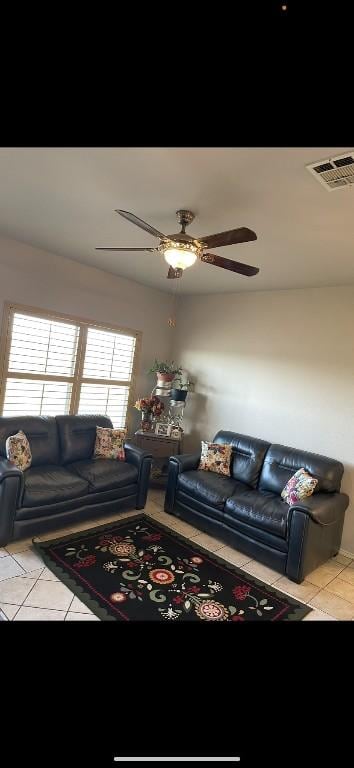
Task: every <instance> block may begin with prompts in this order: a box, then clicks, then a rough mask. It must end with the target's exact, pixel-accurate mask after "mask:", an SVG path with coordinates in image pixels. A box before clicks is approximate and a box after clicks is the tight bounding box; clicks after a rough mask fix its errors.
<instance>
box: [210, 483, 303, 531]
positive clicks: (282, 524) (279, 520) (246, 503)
mask: <svg viewBox="0 0 354 768" xmlns="http://www.w3.org/2000/svg"><path fill="white" fill-rule="evenodd" d="M288 514H289V507H288V505H287V504H285V503H284V501H282V499H281V498H280V497H279V496H277V495H276V494H275V493H271V492H270V491H254V490H252V489H245V490H242V491H239V490H236V492H235V493H234V494H233V495H232V496H231V498H230V499H228V500H227V502H226V504H225V523H227V524H228V525H232V522H233V521H235V519H236V520H239V521H240V522H242V523H247V525H250V526H254V527H255V528H261V529H262V530H264V531H268V532H269V533H272V534H274V535H276V536H281V537H282V538H283V539H285V538H286V534H287V522H288Z"/></svg>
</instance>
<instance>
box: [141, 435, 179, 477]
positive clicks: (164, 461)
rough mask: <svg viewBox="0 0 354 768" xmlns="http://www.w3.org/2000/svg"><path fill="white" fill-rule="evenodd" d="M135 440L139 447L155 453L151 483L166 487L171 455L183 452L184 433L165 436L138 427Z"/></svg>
mask: <svg viewBox="0 0 354 768" xmlns="http://www.w3.org/2000/svg"><path fill="white" fill-rule="evenodd" d="M134 442H135V444H136V445H137V446H138V447H139V448H142V449H143V450H144V451H149V453H152V455H153V460H152V467H151V475H150V485H151V486H152V487H156V488H164V487H165V486H166V482H167V474H168V460H169V457H170V456H177V455H178V454H180V453H182V445H183V434H182V435H181V437H165V436H164V435H155V433H154V432H143V431H142V430H141V429H138V431H137V432H135V439H134Z"/></svg>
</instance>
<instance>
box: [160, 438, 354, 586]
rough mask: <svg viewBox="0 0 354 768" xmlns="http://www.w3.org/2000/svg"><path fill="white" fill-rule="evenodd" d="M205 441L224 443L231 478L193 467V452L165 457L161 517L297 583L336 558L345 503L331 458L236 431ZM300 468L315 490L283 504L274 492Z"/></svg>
mask: <svg viewBox="0 0 354 768" xmlns="http://www.w3.org/2000/svg"><path fill="white" fill-rule="evenodd" d="M213 442H215V443H229V444H231V445H232V447H233V454H232V461H231V477H226V476H223V475H219V474H215V473H214V472H205V471H202V470H199V469H198V465H199V460H200V453H198V454H190V455H181V456H172V457H171V458H170V461H169V472H168V483H167V490H166V496H165V511H166V512H169V513H170V514H174V515H177V516H178V517H182V518H183V519H184V520H187V521H188V522H190V523H192V525H195V526H197V527H198V528H201V529H202V530H203V531H206V532H208V533H210V534H212V535H213V536H217V537H218V538H220V539H222V540H224V541H225V543H226V544H229V545H231V546H234V547H235V548H237V549H239V550H241V551H242V552H245V553H246V554H249V555H250V558H251V557H252V558H255V559H257V560H260V561H261V562H263V563H265V564H266V565H268V566H270V567H271V568H274V569H275V570H277V571H279V572H280V573H284V574H286V575H287V576H288V578H289V579H291V580H292V581H295V582H298V583H300V582H301V581H303V579H304V578H305V577H306V575H307V574H308V573H310V572H311V571H312V570H314V569H315V568H317V566H319V565H321V563H323V562H325V561H326V560H327V559H328V558H330V557H333V556H334V555H336V554H337V552H338V550H339V547H340V542H341V536H342V529H343V522H344V513H345V510H346V508H347V506H348V503H349V499H348V496H347V495H346V494H345V493H340V486H341V479H342V475H343V470H344V467H343V465H342V464H341V463H340V462H339V461H336V460H334V459H329V458H327V457H325V456H320V455H318V454H314V453H309V452H306V451H301V450H298V449H296V448H288V447H287V446H284V445H271V444H270V443H267V442H266V441H264V440H259V439H257V438H254V437H249V436H247V435H240V434H238V433H236V432H227V431H220V432H218V433H217V434H216V435H215V438H214V440H213ZM301 467H304V468H305V469H306V470H307V471H308V472H309V473H310V474H311V475H313V476H314V477H316V478H317V480H318V486H317V488H316V491H315V493H314V494H313V495H312V496H310V497H309V498H307V499H305V500H304V501H301V502H297V503H296V504H293V505H292V506H289V505H288V504H286V503H285V502H284V501H283V500H282V499H281V496H280V494H281V491H282V489H283V488H284V486H285V485H286V483H287V482H288V480H289V479H290V477H292V475H293V474H294V473H295V472H296V470H298V469H300V468H301Z"/></svg>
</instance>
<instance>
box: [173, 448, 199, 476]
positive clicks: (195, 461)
mask: <svg viewBox="0 0 354 768" xmlns="http://www.w3.org/2000/svg"><path fill="white" fill-rule="evenodd" d="M170 462H175V463H176V464H177V474H180V473H181V472H189V471H190V470H191V469H198V466H199V462H200V453H182V454H180V455H179V456H170Z"/></svg>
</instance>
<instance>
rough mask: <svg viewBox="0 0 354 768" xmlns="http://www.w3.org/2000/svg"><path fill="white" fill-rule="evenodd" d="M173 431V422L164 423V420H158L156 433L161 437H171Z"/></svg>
mask: <svg viewBox="0 0 354 768" xmlns="http://www.w3.org/2000/svg"><path fill="white" fill-rule="evenodd" d="M170 433H171V424H164V423H163V422H157V424H156V426H155V435H160V436H161V437H169V436H170Z"/></svg>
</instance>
